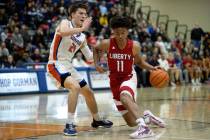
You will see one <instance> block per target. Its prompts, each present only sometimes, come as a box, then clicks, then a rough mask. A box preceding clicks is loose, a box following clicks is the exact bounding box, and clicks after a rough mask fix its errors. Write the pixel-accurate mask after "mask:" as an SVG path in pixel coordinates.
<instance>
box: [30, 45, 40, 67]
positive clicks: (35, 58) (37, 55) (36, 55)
mask: <svg viewBox="0 0 210 140" xmlns="http://www.w3.org/2000/svg"><path fill="white" fill-rule="evenodd" d="M31 59H32V60H33V61H34V62H35V63H40V62H41V61H42V57H41V54H40V51H39V49H38V48H36V49H35V50H34V53H33V54H32V55H31Z"/></svg>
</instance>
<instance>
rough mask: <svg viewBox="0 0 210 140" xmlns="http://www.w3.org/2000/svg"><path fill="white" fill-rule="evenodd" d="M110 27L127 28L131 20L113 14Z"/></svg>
mask: <svg viewBox="0 0 210 140" xmlns="http://www.w3.org/2000/svg"><path fill="white" fill-rule="evenodd" d="M110 27H111V28H112V29H116V28H127V29H129V28H130V27H131V22H130V20H129V19H128V18H127V17H123V16H115V17H113V18H111V20H110Z"/></svg>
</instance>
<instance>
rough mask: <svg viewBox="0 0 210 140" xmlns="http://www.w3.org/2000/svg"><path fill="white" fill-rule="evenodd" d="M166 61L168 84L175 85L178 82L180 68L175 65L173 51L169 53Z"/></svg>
mask: <svg viewBox="0 0 210 140" xmlns="http://www.w3.org/2000/svg"><path fill="white" fill-rule="evenodd" d="M167 61H168V64H169V69H168V72H169V77H170V84H171V86H176V84H178V83H179V82H180V79H179V77H180V69H178V68H177V67H176V64H175V60H174V55H173V53H169V55H168V59H167ZM175 83H176V84H175Z"/></svg>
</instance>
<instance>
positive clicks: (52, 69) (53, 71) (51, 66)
mask: <svg viewBox="0 0 210 140" xmlns="http://www.w3.org/2000/svg"><path fill="white" fill-rule="evenodd" d="M48 70H49V73H50V74H51V75H52V76H53V77H54V78H55V79H56V80H57V81H59V82H60V83H61V78H60V74H59V72H58V71H57V69H56V68H55V65H54V64H48Z"/></svg>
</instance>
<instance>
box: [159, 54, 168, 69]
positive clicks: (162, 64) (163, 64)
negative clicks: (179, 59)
mask: <svg viewBox="0 0 210 140" xmlns="http://www.w3.org/2000/svg"><path fill="white" fill-rule="evenodd" d="M158 63H159V64H160V67H161V68H162V69H163V70H165V71H167V72H168V70H169V64H168V61H167V60H166V56H165V55H164V54H161V55H160V58H159V59H158Z"/></svg>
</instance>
